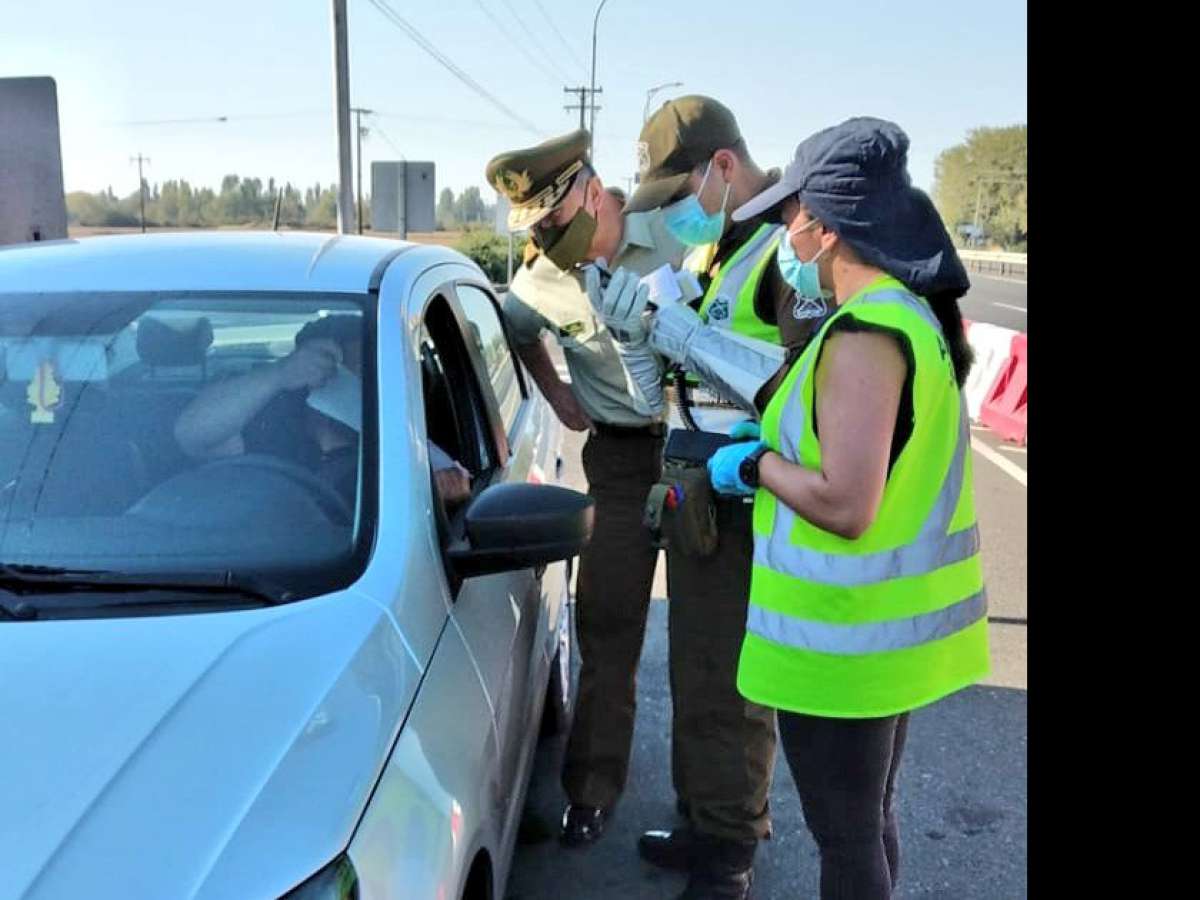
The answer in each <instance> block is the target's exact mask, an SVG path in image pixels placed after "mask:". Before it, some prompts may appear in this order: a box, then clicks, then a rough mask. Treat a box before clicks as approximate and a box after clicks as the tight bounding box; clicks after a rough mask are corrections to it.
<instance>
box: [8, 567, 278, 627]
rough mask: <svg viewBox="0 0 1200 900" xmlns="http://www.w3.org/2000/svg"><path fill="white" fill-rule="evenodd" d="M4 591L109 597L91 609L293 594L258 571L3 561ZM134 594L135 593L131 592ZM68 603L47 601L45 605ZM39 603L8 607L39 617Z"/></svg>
mask: <svg viewBox="0 0 1200 900" xmlns="http://www.w3.org/2000/svg"><path fill="white" fill-rule="evenodd" d="M0 589H3V590H4V591H5V592H6V593H9V594H12V595H14V596H18V597H24V596H39V597H40V596H49V595H63V594H76V593H95V594H102V595H108V596H105V597H103V598H101V597H95V598H91V599H89V600H88V602H87V604H86V606H87V607H88V608H97V607H106V606H146V605H162V604H171V603H179V602H181V601H180V599H179V595H185V596H186V597H187V600H184V601H182V602H184V603H186V602H189V601H192V600H195V599H198V598H212V599H227V598H228V597H230V596H231V595H233V596H236V597H239V598H241V599H244V600H251V601H254V602H256V603H260V604H262V605H265V606H275V605H277V604H280V603H286V602H287V601H289V600H290V599H292V597H293V596H294V594H293V592H292V591H290V590H288V589H286V588H284V587H282V586H280V585H278V584H274V583H272V582H270V581H267V580H265V579H262V578H260V577H258V576H255V575H247V574H245V573H239V572H234V571H232V570H229V569H227V570H218V571H203V572H163V573H158V572H120V571H112V570H107V569H66V568H58V567H54V566H30V565H12V564H0ZM131 595H133V596H131ZM63 605H64V604H60V603H55V604H47V605H46V608H47V611H49V609H50V608H54V607H60V606H63ZM39 606H40V604H33V603H31V602H30V601H27V600H26V601H22V602H20V603H18V604H17V606H16V607H15V608H14V607H5V608H4V611H5V612H7V613H8V614H9V616H10V617H12V618H16V619H30V618H37V614H38V610H39Z"/></svg>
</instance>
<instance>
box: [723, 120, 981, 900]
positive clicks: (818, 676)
mask: <svg viewBox="0 0 1200 900" xmlns="http://www.w3.org/2000/svg"><path fill="white" fill-rule="evenodd" d="M907 149H908V138H907V136H906V135H905V134H904V132H903V131H901V130H900V128H899V127H897V126H896V125H894V124H893V123H891V122H884V121H881V120H879V119H865V118H860V119H851V120H849V121H847V122H844V123H843V124H841V125H839V126H836V127H834V128H830V129H826V130H825V131H822V132H818V133H817V134H815V135H813V136H812V137H810V138H808V139H807V140H805V141H804V142H803V143H801V144H800V146H799V147H798V148H797V150H796V157H795V160H794V161H793V162H792V163H791V164H790V165H789V166H788V168H787V171H786V172H785V173H784V177H783V179H782V180H781V181H780V182H779V183H778V184H777V185H775V186H774V187H773V188H771V189H768V190H767V191H764V192H763V193H762V194H760V195H759V196H758V197H756V198H754V199H753V200H751V201H750V202H749V203H747V204H746V205H745V206H743V207H742V208H740V209H739V210H738V211H737V212H736V213H735V215H734V218H735V219H738V218H745V217H747V216H750V215H754V214H756V213H760V212H761V211H762V210H763V209H766V208H769V207H772V206H775V205H777V204H781V211H782V218H783V221H784V223H785V224H786V225H787V228H788V235H787V238H786V240H785V241H784V242H783V243H782V244H781V246H780V251H779V257H778V261H779V266H780V269H781V271H782V272H783V275H784V277H785V278H786V279H787V280H788V281H789V283H791V284H792V285H793V286H794V287H795V288H796V291H797V294H798V296H799V297H800V298H801V299H804V298H807V297H822V296H824V297H826V298H831V299H832V301H833V302H834V303H835V304H836V307H837V308H836V311H835V312H834V314H833V315H832V316H831V317H830V318H829V320H828V321H827V322H826V324H825V325H824V326H823V328H822V329H821V331H820V332H819V333H818V334H817V336H816V337H815V338H813V340H812V341H811V342H810V343H809V344H808V346H807V347H806V348H805V350H804V352H803V353H802V354H801V355H800V356H799V357H798V358H797V359H795V360H794V361H793V362H792V363H791V367H790V371H789V372H788V375H787V377H786V378H785V379H784V380H783V381H782V382H781V384H780V386H779V388H778V389H777V390H776V392H775V393H774V395H773V397H772V398H771V399H770V401H769V402H768V404H767V406H766V408H765V411H764V413H763V416H762V423H761V433H760V435H759V438H760V439H759V440H757V441H744V442H741V443H737V444H733V445H730V446H728V447H725V448H723V449H722V450H720V451H719V452H718V453H717V454H716V455H715V456H714V457H713V458H712V460H711V461H710V462H709V469H710V472H711V477H712V481H713V485H714V487H716V489H717V490H719V491H722V492H725V493H735V494H736V493H741V494H750V493H753V494H754V568H753V575H752V580H751V586H750V605H749V611H748V614H747V621H746V636H745V639H744V641H743V645H742V653H741V659H740V663H739V668H738V689H739V690H740V691H741V693H742V694H743V695H744V696H745V697H746V698H747V699H749V700H753V701H755V702H757V703H761V704H764V705H768V706H772V707H775V708H776V709H777V710H778V711H779V731H780V737H781V742H782V745H783V747H784V752H785V754H786V756H787V760H788V764H789V766H790V768H791V770H792V776H793V778H794V780H795V782H796V787H797V789H798V791H799V793H800V799H801V802H802V804H803V807H804V816H805V820H806V821H807V823H808V826H809V828H810V829H811V830H812V832H813V836H814V838H815V839H816V841H817V844H818V846H819V848H820V851H821V897H822V900H834V898H837V900H850V898H853V900H876V898H886V897H890V896H892V890H893V887H894V885H895V882H896V877H897V871H898V864H899V836H898V833H897V827H896V814H895V809H894V804H893V794H894V787H895V783H896V773H897V771H898V767H899V763H900V757H901V753H902V751H903V748H904V739H905V734H906V731H907V727H908V713H909V711H910V710H912V709H915V708H917V707H919V706H923V705H925V704H928V703H931V702H933V701H935V700H937V699H939V698H941V697H944V696H946V695H947V694H950V693H952V692H954V691H957V690H960V689H961V688H963V687H966V686H967V685H970V684H972V683H974V682H975V681H977V680H979V679H980V678H981V677H982V676H984V675H985V674H986V673H987V671H988V665H989V663H988V643H987V598H986V594H985V592H984V586H983V573H982V569H981V567H980V560H979V533H978V529H977V527H976V522H975V507H974V500H973V487H972V475H971V453H970V431H969V422H968V419H967V414H966V407H965V404H964V402H963V397H962V390H961V388H962V384H963V382H964V381H965V380H966V376H967V371H968V369H969V368H970V364H971V353H970V349H969V347H968V345H967V343H966V337H965V335H964V333H963V325H962V315H961V313H960V311H959V307H958V298H959V297H961V296H962V295H963V294H964V293H965V292H966V290H967V288H968V287H969V282H968V280H967V276H966V272H965V270H964V269H963V266H962V263H961V262H960V260H959V258H958V255H957V253H956V251H955V249H954V246H953V244H952V242H951V240H950V237H949V235H948V234H947V233H946V229H945V226H944V225H943V223H942V221H941V218H940V217H939V216H938V214H937V211H936V210H935V209H934V208H933V205H932V203H930V201H929V198H928V197H927V196H926V195H925V194H924V193H923V192H922V191H919V190H917V189H915V188H913V187H912V185H911V182H910V179H909V175H908V172H907V170H906V157H907Z"/></svg>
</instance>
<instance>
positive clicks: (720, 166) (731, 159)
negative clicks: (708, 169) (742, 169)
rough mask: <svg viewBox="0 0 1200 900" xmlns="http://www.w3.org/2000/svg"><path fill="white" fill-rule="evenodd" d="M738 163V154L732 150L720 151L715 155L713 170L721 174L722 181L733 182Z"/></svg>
mask: <svg viewBox="0 0 1200 900" xmlns="http://www.w3.org/2000/svg"><path fill="white" fill-rule="evenodd" d="M737 163H738V158H737V154H736V153H734V152H733V151H732V150H718V151H717V152H716V153H714V154H713V168H714V169H716V170H717V171H718V172H720V174H721V180H722V181H725V182H729V181H733V174H734V172H736V171H737Z"/></svg>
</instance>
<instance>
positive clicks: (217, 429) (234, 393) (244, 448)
mask: <svg viewBox="0 0 1200 900" xmlns="http://www.w3.org/2000/svg"><path fill="white" fill-rule="evenodd" d="M361 322H362V320H361V318H360V317H359V316H352V315H331V316H325V317H324V318H321V319H316V320H314V321H312V322H309V323H308V324H307V325H305V326H304V327H303V328H301V329H300V331H299V332H297V334H296V339H295V349H294V350H293V351H292V352H291V354H289V355H288V356H287V357H285V358H284V359H282V360H280V361H279V362H276V363H272V364H271V365H268V366H262V367H260V368H257V369H255V370H253V371H251V372H248V373H246V374H245V375H239V376H236V377H233V378H228V379H225V380H223V381H219V382H217V383H215V384H212V385H209V386H208V387H207V388H205V389H204V390H203V391H202V392H201V393H200V395H199V396H197V397H196V399H195V400H193V401H192V402H191V403H190V404H188V406H187V408H185V409H184V410H183V412H182V413H180V415H179V419H178V420H177V421H176V423H175V440H176V441H177V442H178V443H179V446H180V448H181V449H182V450H183V451H184V453H186V454H187V455H188V456H190V457H192V458H194V459H217V458H220V457H226V456H238V455H240V454H243V453H265V454H268V455H271V456H276V457H279V458H280V459H284V460H287V461H289V462H292V463H295V464H297V465H300V466H303V467H304V468H306V469H309V470H311V471H313V472H314V473H316V474H317V475H318V476H319V477H321V478H322V479H323V480H324V481H325V482H326V483H328V484H330V485H332V486H333V487H334V488H335V489H336V490H338V491H339V492H340V493H341V494H342V496H343V497H346V498H347V499H348V500H351V501H352V500H353V498H354V495H355V490H356V485H357V480H358V434H359V429H360V427H361V421H360V420H361V414H362V401H361V379H362V334H361V329H362V324H361ZM428 447H429V461H430V466H431V467H432V468H433V477H434V483H435V484H436V486H437V490H438V494H439V495H440V497H441V499H442V501H443V502H444V503H445V504H446V505H447V506H448V507H449V506H453V505H455V504H458V503H461V502H463V501H464V500H467V499H468V498H469V497H470V496H471V475H470V473H469V472H468V471H467V470H466V469H465V468H464V467H463V466H462V465H461V464H459V463H458V462H457V461H456V460H454V459H453V458H451V457H450V455H449V454H447V453H446V452H445V451H443V450H442V449H441V448H440V447H438V446H437V445H436V444H434V443H433V442H432V441H430V442H429V444H428Z"/></svg>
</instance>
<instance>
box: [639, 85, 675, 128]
mask: <svg viewBox="0 0 1200 900" xmlns="http://www.w3.org/2000/svg"><path fill="white" fill-rule="evenodd" d="M673 87H683V82H682V81H668V82H667V83H666V84H659V85H655V86H654V87H652V88H650V90H648V91H646V108H645V109H643V110H642V121H643V122H645V121H646V120H647V119H649V118H650V98H651V97H653V96H654V95H655V94H657V93H658V92H659V91H662V90H666V89H667V88H673Z"/></svg>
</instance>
